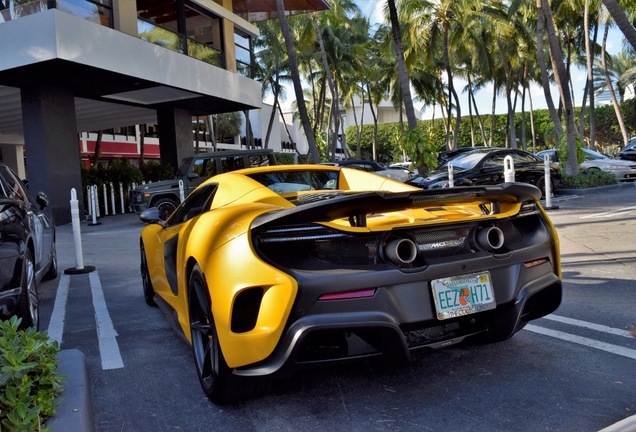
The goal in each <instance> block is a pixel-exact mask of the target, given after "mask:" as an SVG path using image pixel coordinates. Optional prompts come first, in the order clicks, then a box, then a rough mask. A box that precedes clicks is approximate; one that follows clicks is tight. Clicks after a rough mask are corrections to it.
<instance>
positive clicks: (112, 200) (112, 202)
mask: <svg viewBox="0 0 636 432" xmlns="http://www.w3.org/2000/svg"><path fill="white" fill-rule="evenodd" d="M108 184H109V185H110V208H112V209H113V214H114V215H115V214H117V210H116V209H115V188H114V187H113V182H108Z"/></svg>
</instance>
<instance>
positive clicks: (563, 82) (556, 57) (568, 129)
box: [538, 0, 579, 175]
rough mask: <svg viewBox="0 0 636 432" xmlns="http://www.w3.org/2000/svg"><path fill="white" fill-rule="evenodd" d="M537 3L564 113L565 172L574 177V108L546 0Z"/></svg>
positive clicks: (575, 166)
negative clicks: (544, 23)
mask: <svg viewBox="0 0 636 432" xmlns="http://www.w3.org/2000/svg"><path fill="white" fill-rule="evenodd" d="M538 1H541V2H542V5H543V13H544V14H545V21H546V24H547V30H548V43H549V44H550V58H551V59H552V68H553V69H554V70H555V71H556V73H555V75H554V76H555V80H556V84H557V87H558V89H559V93H560V95H561V101H562V102H563V109H564V112H565V133H566V140H567V148H568V160H567V162H566V165H565V172H566V173H567V174H569V175H576V174H577V173H578V172H579V162H578V158H577V149H576V136H575V134H576V126H575V125H574V108H573V106H572V99H571V98H570V92H569V91H568V76H567V71H566V70H565V64H564V63H563V53H562V52H561V46H560V45H559V38H558V36H557V34H556V31H555V29H554V21H553V20H552V10H551V9H550V4H549V2H548V0H538Z"/></svg>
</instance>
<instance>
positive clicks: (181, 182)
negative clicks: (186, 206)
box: [179, 180, 185, 202]
mask: <svg viewBox="0 0 636 432" xmlns="http://www.w3.org/2000/svg"><path fill="white" fill-rule="evenodd" d="M179 198H181V202H183V200H184V199H185V197H184V196H183V180H179Z"/></svg>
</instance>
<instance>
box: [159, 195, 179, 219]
mask: <svg viewBox="0 0 636 432" xmlns="http://www.w3.org/2000/svg"><path fill="white" fill-rule="evenodd" d="M178 206H179V204H178V203H177V202H176V201H175V200H173V199H172V198H160V199H159V200H158V201H157V202H156V203H155V204H154V205H153V207H157V209H159V217H160V218H161V220H164V221H165V220H168V218H169V217H170V215H171V214H172V213H174V211H175V210H176V208H177V207H178Z"/></svg>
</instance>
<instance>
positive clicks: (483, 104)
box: [354, 0, 631, 119]
mask: <svg viewBox="0 0 636 432" xmlns="http://www.w3.org/2000/svg"><path fill="white" fill-rule="evenodd" d="M354 1H355V3H356V4H357V5H358V7H359V8H360V10H361V12H362V15H364V16H368V17H370V18H371V22H372V23H373V22H382V21H383V20H384V11H383V9H384V5H385V3H386V1H385V0H354ZM599 35H600V36H599V41H600V37H601V36H602V33H599ZM622 39H623V35H622V33H621V32H620V31H619V30H616V29H611V30H610V33H609V36H608V40H607V48H606V49H607V52H608V53H610V54H612V55H616V54H617V53H618V52H620V50H621V47H622ZM586 74H587V72H586V71H585V69H580V68H576V67H574V68H572V84H573V87H574V102H575V104H576V105H580V104H581V101H582V99H583V89H584V87H585V81H586ZM453 83H454V84H455V88H456V89H458V90H459V89H462V88H463V87H465V86H466V84H467V83H466V81H464V80H461V79H457V80H454V81H453ZM551 90H552V91H551V93H552V99H553V101H554V103H555V104H558V100H559V91H558V89H557V87H556V86H555V85H553V86H552V89H551ZM492 92H493V87H492V85H489V86H487V87H485V88H483V89H481V90H480V91H479V92H477V93H475V99H476V101H477V108H478V110H479V113H480V114H490V113H491V111H492ZM530 92H531V96H532V107H533V109H544V108H547V104H546V101H545V96H544V93H543V88H541V87H540V86H538V85H531V87H530ZM458 96H459V98H460V104H461V112H462V115H468V102H467V94H466V93H463V94H458ZM630 97H631V96H630ZM606 103H609V100H607V101H606ZM415 107H416V108H417V109H419V110H420V112H421V113H422V119H429V118H431V117H432V116H433V115H435V116H436V117H437V118H439V117H440V115H441V111H440V107H439V106H438V107H437V109H436V110H433V108H431V107H423V106H422V104H421V103H415ZM507 109H508V108H507V103H506V99H505V96H503V95H502V96H499V97H498V98H497V101H496V108H495V113H496V114H502V113H505V112H507ZM529 109H530V108H529V100H526V110H529ZM517 111H521V101H518V102H517Z"/></svg>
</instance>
